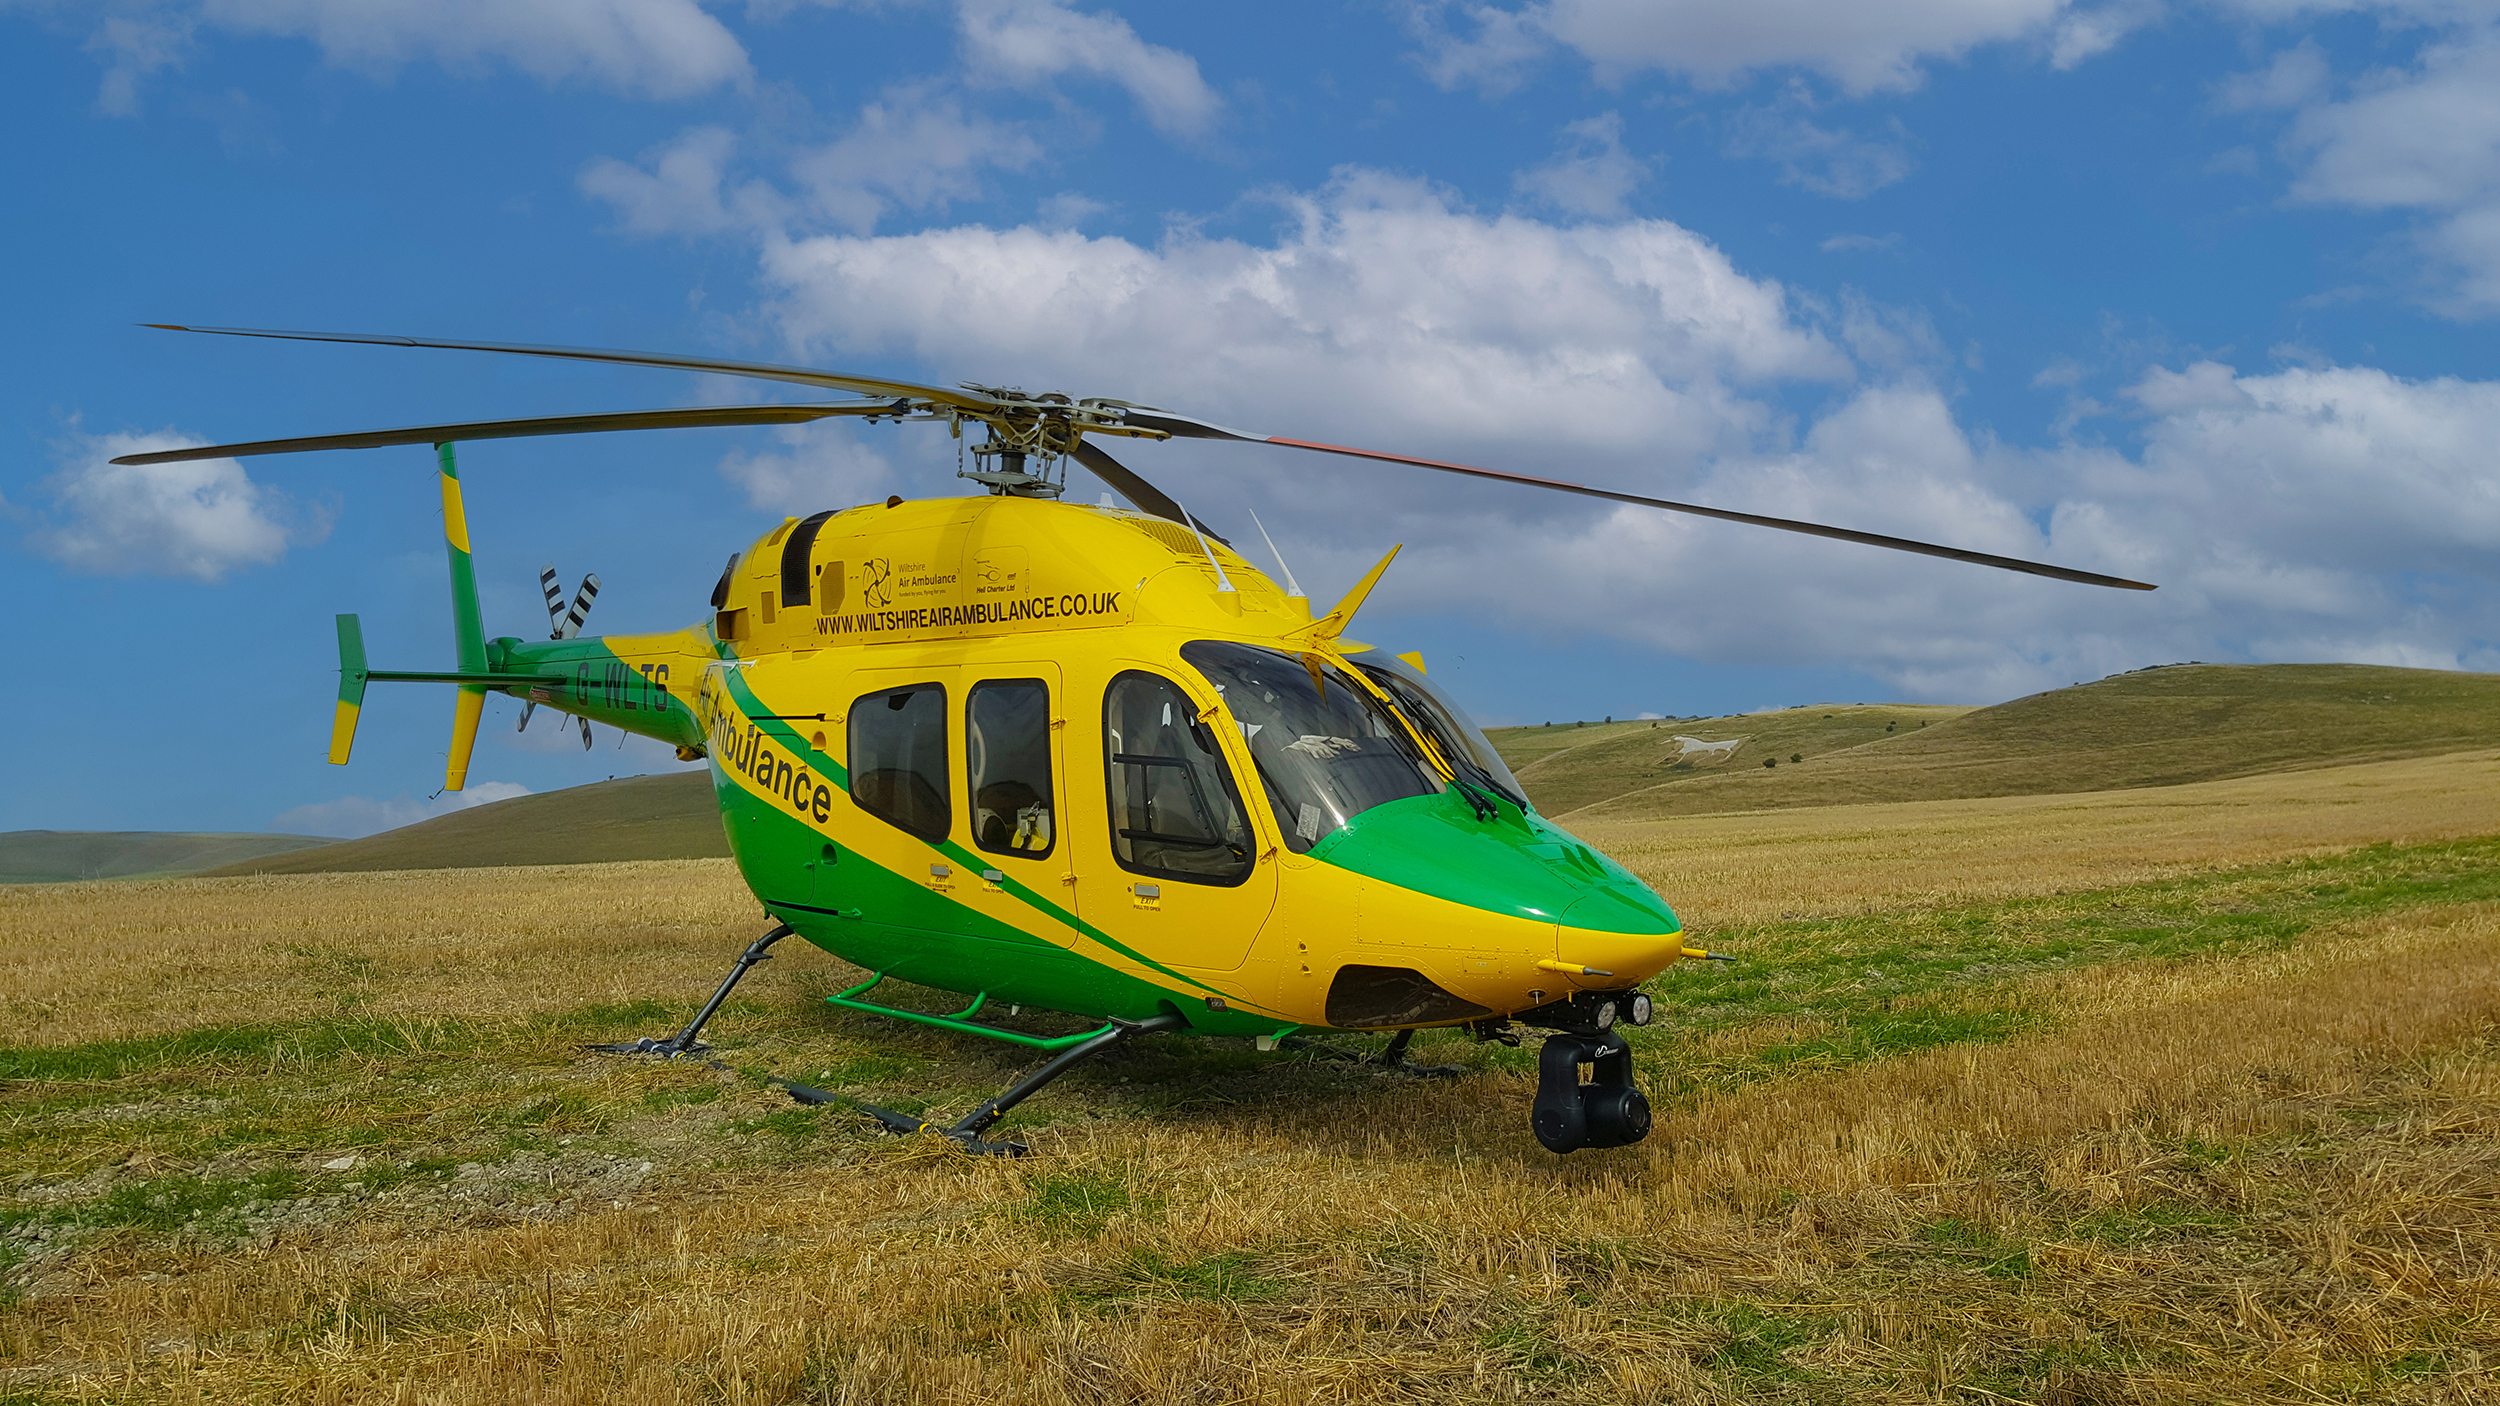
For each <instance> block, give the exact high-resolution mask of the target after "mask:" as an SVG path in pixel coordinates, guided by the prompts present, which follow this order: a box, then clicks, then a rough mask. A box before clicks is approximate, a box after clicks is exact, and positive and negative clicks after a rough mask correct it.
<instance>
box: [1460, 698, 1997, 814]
mask: <svg viewBox="0 0 2500 1406" xmlns="http://www.w3.org/2000/svg"><path fill="white" fill-rule="evenodd" d="M1970 711H1971V709H1969V708H1965V707H1941V706H1934V705H1924V704H1917V703H1880V704H1871V705H1868V706H1864V707H1860V706H1858V705H1855V704H1839V703H1834V704H1824V705H1820V706H1817V707H1812V708H1788V709H1783V710H1781V711H1779V712H1772V713H1746V714H1742V715H1739V716H1736V717H1729V718H1702V719H1698V720H1694V721H1689V722H1688V721H1679V720H1677V719H1674V718H1668V719H1665V720H1663V721H1654V722H1619V723H1562V724H1560V725H1556V726H1550V727H1506V728H1499V729H1496V730H1494V731H1492V732H1490V733H1488V734H1487V736H1489V737H1491V738H1492V739H1493V745H1494V746H1495V747H1497V748H1499V749H1500V751H1501V753H1502V759H1503V760H1504V761H1507V762H1509V763H1510V765H1511V770H1513V771H1514V772H1516V773H1518V776H1519V780H1520V783H1521V784H1522V785H1524V786H1526V787H1527V788H1528V796H1529V799H1531V800H1533V801H1535V802H1536V804H1537V808H1538V809H1539V810H1542V811H1544V812H1545V813H1546V814H1548V815H1565V814H1568V813H1570V812H1572V811H1575V810H1578V809H1580V808H1581V807H1583V806H1590V805H1595V804H1597V803H1598V802H1600V801H1605V800H1609V799H1612V798H1613V797H1615V796H1619V795H1621V794H1623V793H1624V792H1625V791H1627V790H1632V789H1636V788H1639V787H1643V786H1653V785H1656V784H1658V783H1660V782H1665V781H1679V782H1680V781H1688V780H1691V779H1694V778H1696V777H1702V776H1717V775H1719V774H1720V773H1722V772H1741V771H1744V770H1746V769H1748V768H1750V769H1753V770H1760V769H1761V767H1762V762H1763V759H1764V758H1766V757H1776V758H1778V759H1779V761H1780V763H1781V764H1782V765H1787V764H1788V759H1789V758H1790V757H1792V756H1796V755H1800V754H1803V755H1806V756H1814V757H1819V756H1823V755H1826V754H1828V753H1832V752H1837V751H1840V750H1842V749H1844V748H1849V747H1857V746H1861V745H1863V744H1865V743H1869V742H1876V741H1880V740H1882V739H1884V738H1886V737H1897V736H1899V735H1901V734H1902V733H1903V732H1916V731H1918V730H1919V729H1920V728H1922V727H1932V726H1934V725H1935V724H1938V723H1942V722H1947V721H1950V720H1951V719H1954V718H1957V717H1960V716H1961V715H1962V714H1964V713H1967V712H1970ZM1679 737H1688V738H1691V739H1693V740H1694V741H1695V742H1702V743H1708V742H1718V743H1726V742H1734V743H1735V744H1736V745H1735V746H1734V747H1732V748H1729V749H1727V750H1725V751H1701V750H1698V749H1696V750H1693V751H1689V752H1688V751H1687V750H1686V748H1685V746H1684V744H1683V743H1681V742H1679V741H1677V739H1678V738H1679Z"/></svg>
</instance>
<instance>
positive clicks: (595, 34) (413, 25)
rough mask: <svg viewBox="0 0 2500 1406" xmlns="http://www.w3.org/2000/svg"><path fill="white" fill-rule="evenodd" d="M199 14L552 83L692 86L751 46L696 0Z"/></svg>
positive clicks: (499, 0) (352, 57)
mask: <svg viewBox="0 0 2500 1406" xmlns="http://www.w3.org/2000/svg"><path fill="white" fill-rule="evenodd" d="M198 14H199V16H200V18H202V19H203V20H205V21H207V22H208V23H211V24H216V25H219V26H222V27H224V28H228V29H235V30H244V31H258V32H261V33H266V34H283V35H291V36H300V37H303V38H308V39H311V40H313V41H314V42H315V43H317V44H319V45H320V46H321V50H322V55H323V57H325V58H326V59H328V60H329V61H330V62H332V63H334V64H338V65H341V66H343V67H347V68H355V69H362V70H366V71H369V72H385V73H386V72H388V71H389V70H391V69H394V68H397V67H398V66H400V65H401V64H405V63H410V62H414V61H418V60H426V59H431V60H434V61H436V62H439V63H443V64H446V65H450V66H453V67H468V66H474V65H480V64H484V63H487V62H490V61H501V62H504V63H508V64H511V65H512V66H513V67H515V68H518V69H520V70H521V71H522V72H524V73H527V74H529V75H530V76H532V77H534V78H537V79H540V80H542V81H546V82H551V83H553V82H571V81H586V82H591V83H596V84H599V85H602V86H605V87H610V88H616V89H621V90H624V91H627V92H639V93H647V94H650V95H652V96H655V97H685V96H689V95H691V94H694V93H699V92H703V91H705V90H707V89H711V88H716V87H719V86H721V85H722V84H725V83H741V82H744V81H745V80H746V79H747V77H748V75H749V71H750V70H749V68H748V64H747V55H746V50H745V49H744V48H743V47H742V46H741V45H740V44H739V43H738V41H737V39H735V38H734V37H732V36H731V34H730V33H729V31H728V29H726V28H725V27H723V26H722V24H721V22H720V21H719V20H716V19H714V18H712V16H711V15H709V14H707V13H705V12H704V10H703V7H702V6H701V5H699V4H697V3H695V0H200V4H199V7H198Z"/></svg>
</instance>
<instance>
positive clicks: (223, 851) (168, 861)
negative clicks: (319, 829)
mask: <svg viewBox="0 0 2500 1406" xmlns="http://www.w3.org/2000/svg"><path fill="white" fill-rule="evenodd" d="M330 843H332V841H330V840H327V839H324V838H322V837H321V836H319V835H222V834H213V833H203V834H180V833H174V832H171V831H157V830H11V831H9V832H7V833H6V834H0V884H57V883H68V882H71V881H73V880H78V879H141V878H145V879H164V878H171V877H173V876H174V875H177V874H196V873H198V872H200V871H201V870H203V869H214V868H216V867H217V866H218V865H220V864H232V863H235V862H237V861H238V860H249V859H255V858H259V857H261V856H264V855H273V854H284V853H286V852H287V851H289V850H300V849H308V848H312V847H314V846H318V845H326V844H330Z"/></svg>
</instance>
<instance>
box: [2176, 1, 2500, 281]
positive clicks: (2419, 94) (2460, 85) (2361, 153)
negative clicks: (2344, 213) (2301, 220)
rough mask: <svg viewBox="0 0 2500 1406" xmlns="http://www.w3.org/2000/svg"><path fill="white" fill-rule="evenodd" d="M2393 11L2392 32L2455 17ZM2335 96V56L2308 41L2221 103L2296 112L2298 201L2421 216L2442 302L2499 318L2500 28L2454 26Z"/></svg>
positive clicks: (2422, 239) (2289, 145)
mask: <svg viewBox="0 0 2500 1406" xmlns="http://www.w3.org/2000/svg"><path fill="white" fill-rule="evenodd" d="M2390 9H2391V13H2389V14H2388V15H2387V16H2386V17H2385V21H2384V22H2385V23H2387V24H2389V25H2397V24H2402V23H2406V22H2427V23H2436V22H2439V21H2441V20H2442V19H2448V20H2454V19H2455V18H2457V17H2456V16H2453V15H2443V14H2441V13H2438V12H2436V10H2435V9H2434V8H2433V7H2390ZM2484 18H2486V19H2488V18H2489V17H2488V16H2485V17H2484ZM2333 89H2334V83H2333V75H2332V74H2331V73H2330V72H2329V71H2328V65H2327V61H2326V58H2325V56H2324V55H2323V54H2322V53H2321V52H2320V51H2319V50H2318V49H2317V48H2316V47H2315V46H2314V45H2313V44H2310V43H2308V42H2307V41H2304V42H2303V43H2302V44H2300V45H2299V46H2296V47H2294V48H2292V49H2289V50H2286V51H2284V52H2283V53H2280V54H2278V55H2276V56H2275V57H2274V59H2273V60H2272V61H2271V62H2270V63H2269V64H2268V65H2267V66H2266V67H2265V68H2264V69H2262V70H2259V71H2258V72H2255V73H2252V74H2247V75H2243V76H2241V77H2239V78H2236V79H2233V80H2231V81H2229V82H2227V83H2225V84H2224V85H2223V87H2222V89H2221V90H2220V92H2219V93H2218V95H2217V100H2218V102H2220V104H2221V105H2222V106H2224V107H2226V108H2238V109H2243V110H2252V111H2254V110H2263V109H2266V108H2291V109H2295V110H2296V111H2295V115H2294V117H2293V119H2292V122H2291V125H2290V128H2289V130H2288V131H2287V132H2286V134H2285V136H2284V139H2283V146H2284V149H2285V152H2286V154H2287V155H2288V156H2290V157H2291V158H2292V159H2294V160H2295V161H2296V162H2299V163H2301V169H2300V171H2299V174H2298V175H2297V176H2296V177H2295V179H2294V180H2293V182H2292V185H2291V190H2290V195H2291V198H2292V199H2294V200H2295V201H2302V202H2306V203H2310V204H2317V205H2340V206H2345V207H2348V208H2353V209H2361V210H2408V211H2416V212H2419V213H2420V214H2421V215H2422V217H2423V221H2424V222H2423V223H2422V224H2420V225H2418V226H2417V227H2416V229H2415V231H2414V236H2415V240H2416V243H2417V245H2418V247H2419V248H2420V249H2421V251H2422V252H2424V253H2426V254H2428V255H2429V256H2430V261H2431V263H2432V264H2433V265H2434V266H2436V267H2437V268H2439V269H2440V270H2442V271H2443V272H2444V273H2445V274H2446V275H2447V276H2446V278H2445V280H2444V282H2443V283H2442V284H2441V285H2440V286H2439V287H2438V288H2437V289H2436V291H2435V292H2434V293H2433V294H2432V296H2431V302H2432V305H2433V306H2434V307H2436V308H2438V309H2439V310H2440V311H2442V312H2446V313H2448V314H2450V315H2453V316H2461V317H2462V316H2487V315H2491V314H2493V313H2500V30H2496V29H2494V28H2492V27H2490V26H2489V25H2488V24H2484V25H2464V24H2458V25H2455V26H2454V27H2452V28H2449V29H2446V30H2444V31H2442V32H2441V33H2440V34H2439V35H2437V36H2436V37H2435V38H2434V40H2433V42H2430V43H2426V44H2424V45H2423V46H2422V47H2421V49H2420V51H2419V52H2418V53H2417V54H2416V55H2415V56H2414V59H2413V62H2412V63H2411V64H2410V65H2409V66H2407V67H2405V68H2401V69H2397V68H2387V69H2379V70H2375V71H2373V72H2369V73H2365V74H2362V75H2360V76H2359V77H2358V78H2356V79H2355V80H2353V81H2352V83H2351V84H2350V85H2349V87H2348V89H2347V91H2346V92H2345V94H2344V95H2343V96H2341V97H2340V98H2339V97H2336V96H2334V92H2333Z"/></svg>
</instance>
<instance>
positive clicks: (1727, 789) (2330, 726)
mask: <svg viewBox="0 0 2500 1406" xmlns="http://www.w3.org/2000/svg"><path fill="white" fill-rule="evenodd" d="M1921 722H1923V723H1925V724H1926V726H1924V727H1920V726H1918V724H1919V723H1921ZM1885 723H1889V724H1890V725H1891V727H1892V730H1891V731H1889V732H1886V731H1883V730H1882V727H1881V724H1885ZM1679 733H1680V734H1683V735H1685V736H1688V737H1694V738H1698V739H1701V740H1705V741H1713V742H1715V741H1722V740H1725V739H1729V738H1741V739H1742V740H1741V741H1740V742H1739V745H1738V746H1737V747H1736V749H1735V750H1734V753H1733V755H1731V756H1728V757H1726V758H1725V759H1721V758H1719V757H1717V756H1698V755H1696V756H1687V755H1682V754H1681V752H1680V747H1681V744H1678V743H1676V742H1674V741H1672V740H1671V738H1672V737H1673V736H1674V735H1675V734H1679ZM1567 738H1584V739H1586V740H1584V741H1577V742H1573V741H1567V740H1565V741H1561V743H1560V745H1559V746H1558V745H1556V744H1557V740H1558V739H1567ZM1818 738H1819V739H1821V741H1820V743H1819V745H1818V742H1817V739H1818ZM1493 739H1494V742H1495V744H1496V745H1498V746H1499V747H1501V749H1502V752H1503V755H1504V756H1505V757H1516V758H1518V759H1520V761H1524V762H1525V765H1524V766H1521V765H1518V763H1517V762H1514V765H1515V766H1518V770H1519V777H1520V780H1521V782H1522V783H1523V784H1525V785H1526V786H1527V788H1528V792H1529V795H1530V797H1531V798H1532V799H1534V800H1535V801H1536V802H1537V804H1538V806H1539V807H1540V808H1542V809H1544V810H1546V811H1547V813H1548V814H1552V815H1555V816H1558V817H1559V816H1569V815H1572V814H1575V813H1576V814H1580V815H1584V816H1591V817H1595V816H1604V817H1606V818H1610V819H1637V818H1640V817H1644V816H1667V815H1707V814H1717V813H1723V812H1727V811H1740V810H1770V809H1785V808H1790V807H1798V806H1821V805H1848V804H1855V803H1860V802H1883V801H1913V800H1941V799H1947V798H1953V797H1969V796H2013V795H2039V794H2054V793H2063V792H2075V791H2108V790H2119V789H2124V788H2127V787H2134V786H2170V785H2177V784H2180V783H2183V782H2190V781H2213V780H2220V779H2223V778H2226V777H2233V776H2250V775H2255V774H2257V773H2260V772H2269V771H2287V770H2294V769H2299V768H2304V767H2316V766H2331V765H2336V764H2340V763H2344V762H2362V761H2384V760H2390V759H2394V758H2398V757H2419V756H2431V755H2436V754H2438V753H2442V752H2453V751H2461V750H2464V749H2467V748H2473V747H2488V746H2491V745H2493V744H2494V743H2495V742H2500V675H2491V674H2460V673H2449V672H2444V671H2440V670H2432V669H2387V668H2379V667H2376V666H2372V665H2362V664H2261V665H2233V664H2197V665H2171V666H2167V667H2161V668H2154V669H2145V670H2139V671H2137V672H2135V673H2131V674H2120V675H2116V676H2114V677H2111V678H2106V679H2103V680H2101V681H2100V682H2098V683H2089V684H2083V685H2080V686H2078V687H2075V688H2061V689H2057V690H2054V691H2052V692H2049V693H2041V694H2034V695H2033V696H2031V697H2029V698H2018V699H2015V700H2014V701H2013V702H2010V703H2001V704H1998V705H1997V706H1996V707H1993V708H1977V709H1958V708H1945V709H1932V708H1913V707H1870V708H1839V707H1821V708H1792V709H1788V710H1785V711H1783V712H1778V713H1757V714H1748V715H1745V716H1741V717H1730V718H1711V719H1707V720H1703V721H1698V722H1677V723H1662V724H1660V725H1658V726H1657V727H1656V728H1652V727H1651V726H1650V725H1649V724H1647V723H1629V724H1627V723H1616V724H1612V725H1611V726H1598V727H1578V728H1505V729H1502V730H1500V731H1498V732H1495V733H1494V734H1493ZM1796 756H1803V757H1804V758H1805V760H1804V761H1803V762H1797V761H1792V760H1791V758H1792V757H1796ZM1766 760H1768V761H1776V762H1777V763H1778V765H1777V766H1776V767H1768V768H1766V767H1765V766H1763V763H1764V762H1765V761H1766Z"/></svg>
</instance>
